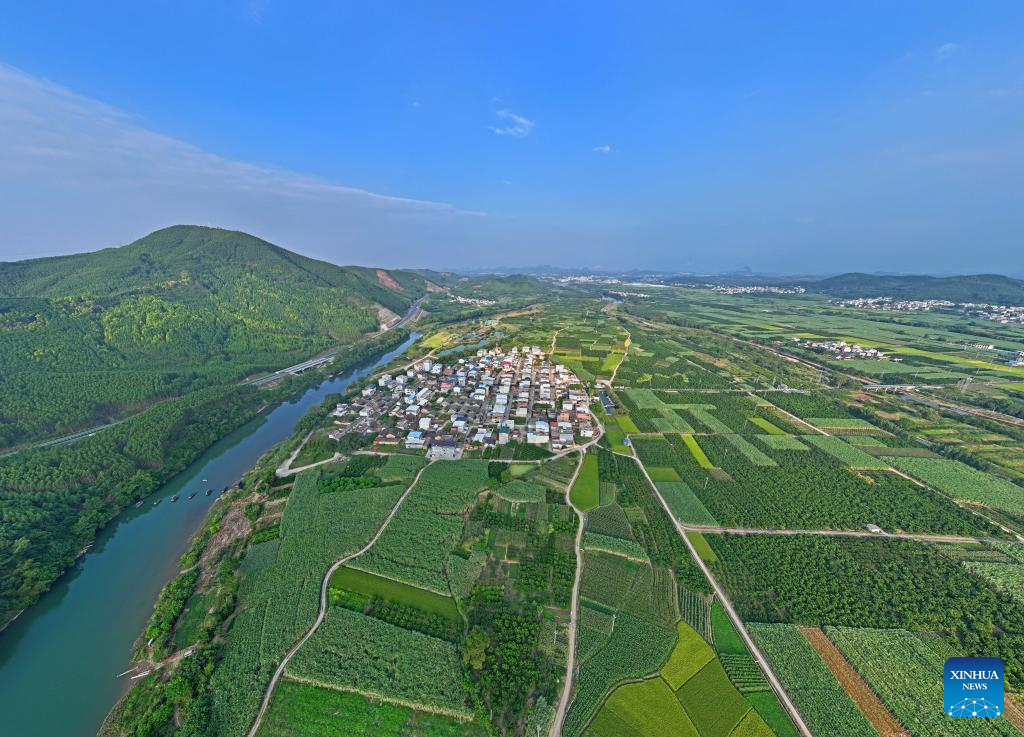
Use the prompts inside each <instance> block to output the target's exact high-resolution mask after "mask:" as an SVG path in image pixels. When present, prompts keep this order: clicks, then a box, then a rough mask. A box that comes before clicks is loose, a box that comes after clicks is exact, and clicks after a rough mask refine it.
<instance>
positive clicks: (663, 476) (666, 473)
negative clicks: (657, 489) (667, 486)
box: [647, 466, 680, 483]
mask: <svg viewBox="0 0 1024 737" xmlns="http://www.w3.org/2000/svg"><path fill="white" fill-rule="evenodd" d="M647 475H648V476H650V477H651V481H654V482H655V483H657V482H659V481H680V478H679V473H678V472H676V470H675V469H674V468H671V467H666V466H651V467H650V468H648V469H647Z"/></svg>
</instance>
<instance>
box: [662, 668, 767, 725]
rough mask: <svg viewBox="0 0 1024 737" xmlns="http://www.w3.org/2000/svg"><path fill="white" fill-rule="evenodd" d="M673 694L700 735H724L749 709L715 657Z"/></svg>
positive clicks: (746, 702) (751, 709)
mask: <svg viewBox="0 0 1024 737" xmlns="http://www.w3.org/2000/svg"><path fill="white" fill-rule="evenodd" d="M677 693H678V696H679V700H680V701H681V702H682V704H683V707H684V708H685V709H686V712H687V714H689V715H690V719H691V721H693V723H694V726H696V727H697V731H698V732H699V733H700V735H701V737H728V735H729V734H730V733H731V732H732V730H733V729H735V728H736V725H738V724H739V723H740V722H741V721H743V717H744V716H746V714H747V712H748V711H753V708H752V707H751V705H750V703H749V702H748V701H747V700H746V699H744V698H743V696H742V695H741V694H740V692H739V691H737V690H736V688H735V687H734V686H733V685H732V682H730V681H729V676H727V675H726V673H725V669H723V668H722V664H721V663H720V662H719V661H718V659H717V658H716V659H715V660H712V661H710V662H709V663H707V664H706V665H705V666H704V667H703V668H701V669H700V670H699V671H698V672H697V673H695V674H694V675H693V676H691V677H690V678H688V679H687V680H686V682H685V683H684V684H683V685H682V686H680V687H679V689H678V692H677ZM711 705H713V706H712V708H708V706H711Z"/></svg>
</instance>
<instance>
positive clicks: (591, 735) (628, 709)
mask: <svg viewBox="0 0 1024 737" xmlns="http://www.w3.org/2000/svg"><path fill="white" fill-rule="evenodd" d="M584 734H586V735H588V737H624V736H625V735H630V736H635V737H691V736H692V737H700V735H699V733H698V732H697V730H696V729H695V728H694V726H693V724H692V723H691V722H690V719H689V718H688V717H687V716H686V712H685V711H684V710H683V707H682V705H681V704H680V703H679V700H678V699H676V696H675V694H674V693H672V689H671V688H669V687H668V684H666V683H665V681H663V680H661V679H660V678H651V679H648V680H646V681H641V682H640V683H628V684H626V685H625V686H620V687H619V688H617V689H615V691H614V692H612V695H611V696H610V697H608V700H607V701H606V702H605V704H604V706H603V707H601V711H599V712H598V714H597V716H596V717H594V721H593V722H592V723H591V724H590V727H589V728H588V729H587V731H586V732H585V733H584Z"/></svg>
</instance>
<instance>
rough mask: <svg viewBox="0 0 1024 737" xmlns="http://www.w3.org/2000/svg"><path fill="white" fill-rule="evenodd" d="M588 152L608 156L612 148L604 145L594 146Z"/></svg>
mask: <svg viewBox="0 0 1024 737" xmlns="http://www.w3.org/2000/svg"><path fill="white" fill-rule="evenodd" d="M590 150H591V151H593V152H594V153H595V154H610V153H611V152H612V147H611V146H610V145H608V144H607V143H606V144H605V145H603V146H594V147H593V148H592V149H590Z"/></svg>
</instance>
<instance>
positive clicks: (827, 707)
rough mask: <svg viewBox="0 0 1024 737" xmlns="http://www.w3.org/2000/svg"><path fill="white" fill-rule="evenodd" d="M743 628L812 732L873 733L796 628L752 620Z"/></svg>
mask: <svg viewBox="0 0 1024 737" xmlns="http://www.w3.org/2000/svg"><path fill="white" fill-rule="evenodd" d="M747 629H748V630H749V632H750V635H751V636H752V637H753V638H754V641H755V642H757V645H758V647H760V648H761V651H762V652H763V653H764V654H765V657H767V658H768V660H769V661H770V662H771V665H772V669H773V670H774V671H775V674H776V675H777V676H778V677H779V680H781V681H782V686H783V688H785V689H786V693H788V694H789V696H790V698H792V699H793V701H794V703H795V704H796V707H797V709H799V710H800V714H801V715H802V716H803V718H804V720H805V721H806V722H807V725H808V726H809V727H810V728H811V731H812V732H814V734H816V735H818V737H861V736H862V735H870V734H872V733H873V732H874V728H873V727H872V726H871V723H870V722H868V720H867V719H866V718H865V717H864V714H863V713H862V712H861V710H860V709H858V708H857V705H856V704H854V702H853V700H852V699H851V698H850V695H849V694H848V693H846V691H845V690H844V689H843V687H842V686H841V685H839V682H838V681H836V679H835V676H833V675H832V671H831V670H829V668H828V665H826V664H825V661H824V660H822V658H821V656H820V655H818V653H817V651H816V650H815V649H814V648H813V647H811V644H810V643H809V642H808V641H807V638H806V637H804V636H803V634H802V633H801V632H800V630H798V629H797V628H796V627H795V626H793V625H788V624H756V623H752V624H749V625H748V626H747Z"/></svg>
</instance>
